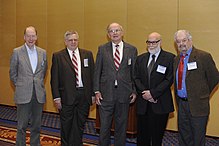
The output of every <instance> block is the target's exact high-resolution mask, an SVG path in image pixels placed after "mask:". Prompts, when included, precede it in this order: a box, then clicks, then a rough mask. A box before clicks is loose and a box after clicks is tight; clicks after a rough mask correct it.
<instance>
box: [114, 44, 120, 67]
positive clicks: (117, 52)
mask: <svg viewBox="0 0 219 146" xmlns="http://www.w3.org/2000/svg"><path fill="white" fill-rule="evenodd" d="M115 47H116V51H115V54H114V63H115V66H116V70H118V69H119V66H120V53H119V49H118V48H119V45H116V46H115Z"/></svg>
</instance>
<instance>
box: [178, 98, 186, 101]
mask: <svg viewBox="0 0 219 146" xmlns="http://www.w3.org/2000/svg"><path fill="white" fill-rule="evenodd" d="M179 99H180V100H182V101H188V98H179Z"/></svg>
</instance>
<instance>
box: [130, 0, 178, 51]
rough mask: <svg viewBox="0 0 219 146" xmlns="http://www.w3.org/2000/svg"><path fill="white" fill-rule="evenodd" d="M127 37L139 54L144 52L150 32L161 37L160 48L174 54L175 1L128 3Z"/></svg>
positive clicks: (145, 0)
mask: <svg viewBox="0 0 219 146" xmlns="http://www.w3.org/2000/svg"><path fill="white" fill-rule="evenodd" d="M127 9H128V11H127V12H128V13H127V24H128V26H127V28H128V30H127V37H128V40H129V41H130V42H133V43H134V44H135V45H136V47H138V51H139V54H141V53H143V52H145V51H146V43H145V41H146V39H147V36H148V35H149V34H150V33H151V32H154V31H155V32H158V33H160V34H161V35H162V46H163V48H164V49H165V50H168V51H171V52H173V53H175V50H174V47H173V34H174V32H175V31H176V28H177V2H176V1H175V0H153V1H151V0H140V1H138V2H136V1H132V0H130V1H128V8H127Z"/></svg>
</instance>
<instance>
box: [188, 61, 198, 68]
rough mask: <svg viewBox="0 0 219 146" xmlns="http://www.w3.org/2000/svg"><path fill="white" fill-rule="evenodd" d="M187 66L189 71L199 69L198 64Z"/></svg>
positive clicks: (193, 63)
mask: <svg viewBox="0 0 219 146" xmlns="http://www.w3.org/2000/svg"><path fill="white" fill-rule="evenodd" d="M187 66H188V70H193V69H197V63H196V62H190V63H187Z"/></svg>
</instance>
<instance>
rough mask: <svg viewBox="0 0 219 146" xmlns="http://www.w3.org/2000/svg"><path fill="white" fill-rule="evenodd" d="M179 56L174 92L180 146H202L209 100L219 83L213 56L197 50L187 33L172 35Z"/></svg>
mask: <svg viewBox="0 0 219 146" xmlns="http://www.w3.org/2000/svg"><path fill="white" fill-rule="evenodd" d="M174 39H175V43H176V45H177V47H178V50H179V55H178V56H177V57H176V59H175V61H174V74H175V75H174V77H175V78H174V90H175V96H176V100H177V104H178V130H179V145H180V146H205V134H206V126H207V122H208V117H209V110H210V107H209V98H210V95H211V93H212V91H213V89H214V88H215V87H216V86H217V84H218V81H219V72H218V70H217V68H216V65H215V62H214V60H213V58H212V56H211V55H210V54H209V53H207V52H204V51H201V50H198V49H196V48H195V47H194V46H193V44H192V36H191V34H190V33H189V31H187V30H179V31H177V32H176V33H175V36H174Z"/></svg>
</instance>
